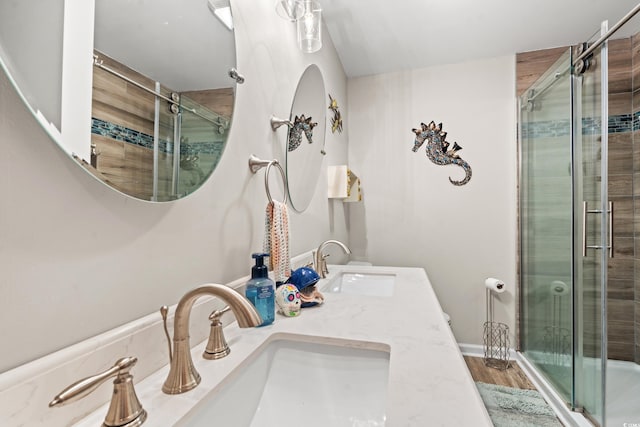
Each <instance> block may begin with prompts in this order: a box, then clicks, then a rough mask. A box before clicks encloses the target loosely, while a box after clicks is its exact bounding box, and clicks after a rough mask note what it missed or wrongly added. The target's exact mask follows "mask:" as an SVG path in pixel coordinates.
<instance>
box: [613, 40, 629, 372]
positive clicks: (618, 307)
mask: <svg viewBox="0 0 640 427" xmlns="http://www.w3.org/2000/svg"><path fill="white" fill-rule="evenodd" d="M632 92H633V90H632V85H631V39H630V38H624V39H619V40H611V41H610V42H609V116H610V117H611V116H621V115H629V114H631V112H632V102H631V101H632ZM608 175H609V186H608V191H609V200H611V201H613V203H614V207H615V209H614V216H613V221H614V229H613V241H614V247H615V253H614V257H613V258H612V259H609V268H608V271H607V274H608V281H607V289H608V290H607V340H608V345H607V352H608V356H609V358H610V359H616V360H630V361H633V360H634V358H635V337H634V324H633V320H634V319H633V300H634V291H633V284H634V277H635V274H634V269H635V268H634V263H635V261H634V257H635V242H634V238H635V236H634V229H633V228H634V227H633V223H634V217H635V215H634V200H633V199H634V188H633V132H632V131H631V130H628V131H625V132H616V133H613V132H612V130H611V129H610V130H609V174H608Z"/></svg>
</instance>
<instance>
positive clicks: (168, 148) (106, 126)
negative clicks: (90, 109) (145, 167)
mask: <svg viewBox="0 0 640 427" xmlns="http://www.w3.org/2000/svg"><path fill="white" fill-rule="evenodd" d="M91 133H93V134H96V135H102V136H104V137H107V138H111V139H115V140H116V141H122V142H126V143H128V144H133V145H137V146H139V147H144V148H148V149H150V150H153V136H152V135H148V134H146V133H143V132H138V131H136V130H133V129H129V128H127V127H124V126H121V125H118V124H115V123H111V122H107V121H105V120H101V119H97V118H95V117H92V118H91ZM224 145H225V142H224V141H198V142H191V143H182V144H181V145H180V154H213V155H217V156H219V155H220V154H221V153H222V150H223V149H224ZM158 148H159V149H160V152H162V153H166V154H172V153H173V142H171V141H166V140H163V139H160V140H159V141H158Z"/></svg>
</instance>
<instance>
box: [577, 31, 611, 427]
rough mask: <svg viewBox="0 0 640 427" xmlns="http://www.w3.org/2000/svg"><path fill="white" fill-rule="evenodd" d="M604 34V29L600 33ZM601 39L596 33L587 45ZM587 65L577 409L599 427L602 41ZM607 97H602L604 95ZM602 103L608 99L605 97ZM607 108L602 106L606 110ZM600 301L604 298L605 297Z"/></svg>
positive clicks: (580, 121) (582, 103) (581, 77)
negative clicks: (580, 409)
mask: <svg viewBox="0 0 640 427" xmlns="http://www.w3.org/2000/svg"><path fill="white" fill-rule="evenodd" d="M603 32H606V28H605V29H603ZM599 36H600V33H598V34H597V35H596V36H594V37H593V38H592V39H591V42H592V41H593V40H595V39H597V38H598V37H599ZM589 62H590V66H589V68H588V69H587V71H585V72H584V73H583V74H575V75H574V77H573V78H574V80H575V82H574V83H575V84H574V88H575V97H574V110H575V115H574V117H575V118H574V132H575V139H574V143H575V149H574V152H575V158H574V162H575V163H574V164H575V165H577V168H575V175H576V179H575V204H574V215H575V217H574V218H575V231H576V232H575V242H574V245H575V252H574V253H575V275H576V280H575V281H574V286H575V291H574V292H575V294H574V298H575V303H576V304H575V307H576V311H575V334H576V336H575V340H576V346H575V389H576V393H575V406H576V407H582V408H584V411H585V413H586V414H588V415H589V416H590V417H592V418H593V419H594V420H595V421H597V422H598V423H599V424H600V425H604V424H603V420H604V384H605V381H604V373H605V370H604V364H603V362H606V360H607V346H606V334H605V333H604V327H605V326H606V321H604V319H603V313H606V307H605V306H604V304H605V303H606V290H605V289H606V286H605V285H606V275H607V258H608V255H609V252H608V251H607V245H608V243H607V239H606V237H607V236H608V234H609V230H608V225H609V222H608V219H609V215H608V214H607V211H608V209H609V206H608V203H607V200H608V199H607V182H608V179H607V176H608V175H607V157H608V156H607V123H608V120H607V117H608V114H607V112H606V111H605V110H603V95H602V94H603V91H604V93H605V94H607V90H608V88H607V78H606V67H605V69H604V70H603V67H602V64H607V49H606V43H605V44H603V45H602V47H599V48H598V49H596V50H595V51H594V56H593V57H592V58H591V59H590V60H589ZM605 97H606V95H605ZM605 99H606V98H605ZM604 108H605V109H606V105H605V106H604ZM603 297H604V298H603Z"/></svg>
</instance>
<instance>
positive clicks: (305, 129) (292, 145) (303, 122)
mask: <svg viewBox="0 0 640 427" xmlns="http://www.w3.org/2000/svg"><path fill="white" fill-rule="evenodd" d="M316 126H318V123H314V122H312V121H311V117H309V118H306V117H305V116H304V114H302V115H301V116H300V117H298V116H296V117H295V119H294V120H293V126H291V128H290V129H289V146H288V151H293V150H295V149H296V148H298V147H299V146H300V144H301V143H302V134H303V133H304V135H305V136H306V137H307V141H309V144H313V128H314V127H316Z"/></svg>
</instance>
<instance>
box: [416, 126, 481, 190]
mask: <svg viewBox="0 0 640 427" xmlns="http://www.w3.org/2000/svg"><path fill="white" fill-rule="evenodd" d="M411 131H412V132H413V133H415V134H416V139H415V141H414V142H413V148H412V151H413V152H414V153H415V152H417V151H418V149H420V147H421V146H422V144H424V142H425V141H426V142H427V157H428V158H429V160H431V161H432V162H433V163H435V164H436V165H441V166H445V165H456V166H460V167H461V168H462V169H463V170H464V173H465V176H464V178H463V179H462V180H460V181H454V180H453V179H451V178H449V181H451V183H452V184H453V185H457V186H460V185H465V184H466V183H467V182H469V181H470V180H471V166H469V163H467V162H465V161H464V160H462V159H461V158H460V156H459V155H458V151H460V150H462V147H460V146H459V145H458V143H457V142H454V143H453V147H451V149H449V146H450V145H451V144H450V143H449V142H447V133H446V132H444V131H443V130H442V123H440V124H438V125H436V124H435V122H433V121H432V122H431V123H429V124H428V125H426V124H424V123H420V128H419V129H415V128H414V129H411Z"/></svg>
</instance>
